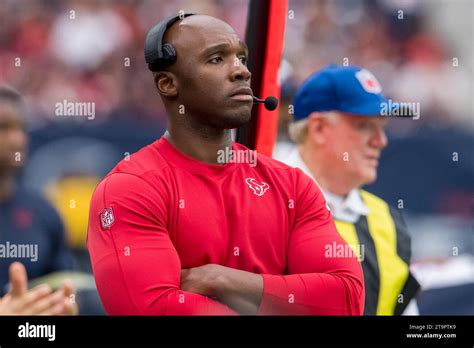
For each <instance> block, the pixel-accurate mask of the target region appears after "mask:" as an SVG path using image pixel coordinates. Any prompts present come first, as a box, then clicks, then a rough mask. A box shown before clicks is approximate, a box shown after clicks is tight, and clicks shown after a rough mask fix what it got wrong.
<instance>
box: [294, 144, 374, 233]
mask: <svg viewBox="0 0 474 348" xmlns="http://www.w3.org/2000/svg"><path fill="white" fill-rule="evenodd" d="M287 158H288V160H287V161H285V162H286V163H287V164H288V165H289V166H292V167H297V168H300V169H301V170H302V171H303V173H305V174H306V175H308V176H309V177H310V178H311V179H313V180H314V182H315V183H316V184H317V185H318V186H319V189H320V190H321V192H322V193H323V194H324V197H325V198H326V201H327V203H328V205H329V208H330V209H331V213H332V215H333V216H334V218H335V219H336V220H340V221H344V222H349V223H352V224H353V223H356V222H357V220H359V217H360V216H361V215H363V216H367V215H368V214H369V208H368V207H367V205H366V204H365V203H364V201H363V200H362V198H361V196H360V192H359V190H358V189H353V190H352V191H350V192H349V194H348V195H347V196H346V197H342V196H338V195H335V194H333V193H331V192H329V191H327V190H324V189H323V188H322V187H321V186H320V185H319V184H318V182H317V181H316V179H315V178H314V176H313V174H312V173H311V171H310V170H309V168H308V166H307V165H306V163H304V161H303V159H302V158H301V155H300V153H299V151H298V148H295V149H293V151H292V153H291V154H290V156H288V157H287Z"/></svg>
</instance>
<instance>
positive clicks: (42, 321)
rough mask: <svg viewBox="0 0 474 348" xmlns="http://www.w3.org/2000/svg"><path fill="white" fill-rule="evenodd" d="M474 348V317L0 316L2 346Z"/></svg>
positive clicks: (0, 344)
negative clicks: (399, 347)
mask: <svg viewBox="0 0 474 348" xmlns="http://www.w3.org/2000/svg"><path fill="white" fill-rule="evenodd" d="M94 343H95V344H131V345H133V346H137V345H142V344H154V345H158V346H159V345H160V344H177V343H180V344H183V343H186V344H213V343H214V344H228V343H237V344H248V343H255V344H275V343H279V344H285V345H295V344H303V343H304V344H311V345H315V344H351V345H354V344H355V345H357V344H377V345H393V344H395V345H400V344H403V345H406V344H409V345H416V346H419V345H426V346H434V345H438V344H439V345H448V346H450V347H451V346H460V345H461V346H466V347H467V346H469V347H473V346H474V317H472V316H456V317H454V316H449V317H439V316H427V317H422V316H421V317H251V316H246V317H245V316H244V317H89V316H83V317H80V316H79V317H22V316H18V317H0V347H1V348H8V347H13V346H16V345H21V346H22V347H24V346H27V345H34V346H37V345H38V344H41V346H43V345H57V344H61V346H64V345H65V344H74V345H76V346H81V345H85V344H94Z"/></svg>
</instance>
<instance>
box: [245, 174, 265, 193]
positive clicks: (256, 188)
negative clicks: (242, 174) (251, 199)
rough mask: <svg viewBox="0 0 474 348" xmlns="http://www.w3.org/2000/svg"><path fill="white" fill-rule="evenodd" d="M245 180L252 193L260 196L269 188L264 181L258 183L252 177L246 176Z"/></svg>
mask: <svg viewBox="0 0 474 348" xmlns="http://www.w3.org/2000/svg"><path fill="white" fill-rule="evenodd" d="M245 182H246V183H247V185H248V186H249V187H250V189H251V190H252V191H253V193H254V194H256V195H257V196H259V197H261V196H263V194H264V193H265V192H266V191H267V190H268V189H269V188H270V186H268V184H267V183H266V182H261V183H258V182H257V181H256V180H255V179H254V178H247V179H245Z"/></svg>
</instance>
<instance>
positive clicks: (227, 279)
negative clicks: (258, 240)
mask: <svg viewBox="0 0 474 348" xmlns="http://www.w3.org/2000/svg"><path fill="white" fill-rule="evenodd" d="M181 290H183V291H190V292H194V293H198V294H201V295H205V296H209V297H212V298H214V299H217V300H219V301H220V302H222V303H224V304H226V305H228V306H229V307H231V308H232V309H234V310H236V311H237V312H239V313H241V314H256V313H257V310H258V306H259V304H260V300H261V297H262V292H263V279H262V277H261V276H260V275H259V274H255V273H250V272H245V271H241V270H238V269H234V268H230V267H225V266H221V265H216V264H208V265H204V266H200V267H194V268H190V269H183V270H182V271H181Z"/></svg>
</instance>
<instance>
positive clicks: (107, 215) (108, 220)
mask: <svg viewBox="0 0 474 348" xmlns="http://www.w3.org/2000/svg"><path fill="white" fill-rule="evenodd" d="M114 221H115V218H114V211H113V210H112V208H105V209H104V211H103V212H102V214H100V222H101V224H102V228H104V229H107V228H110V226H112V225H113V223H114Z"/></svg>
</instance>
